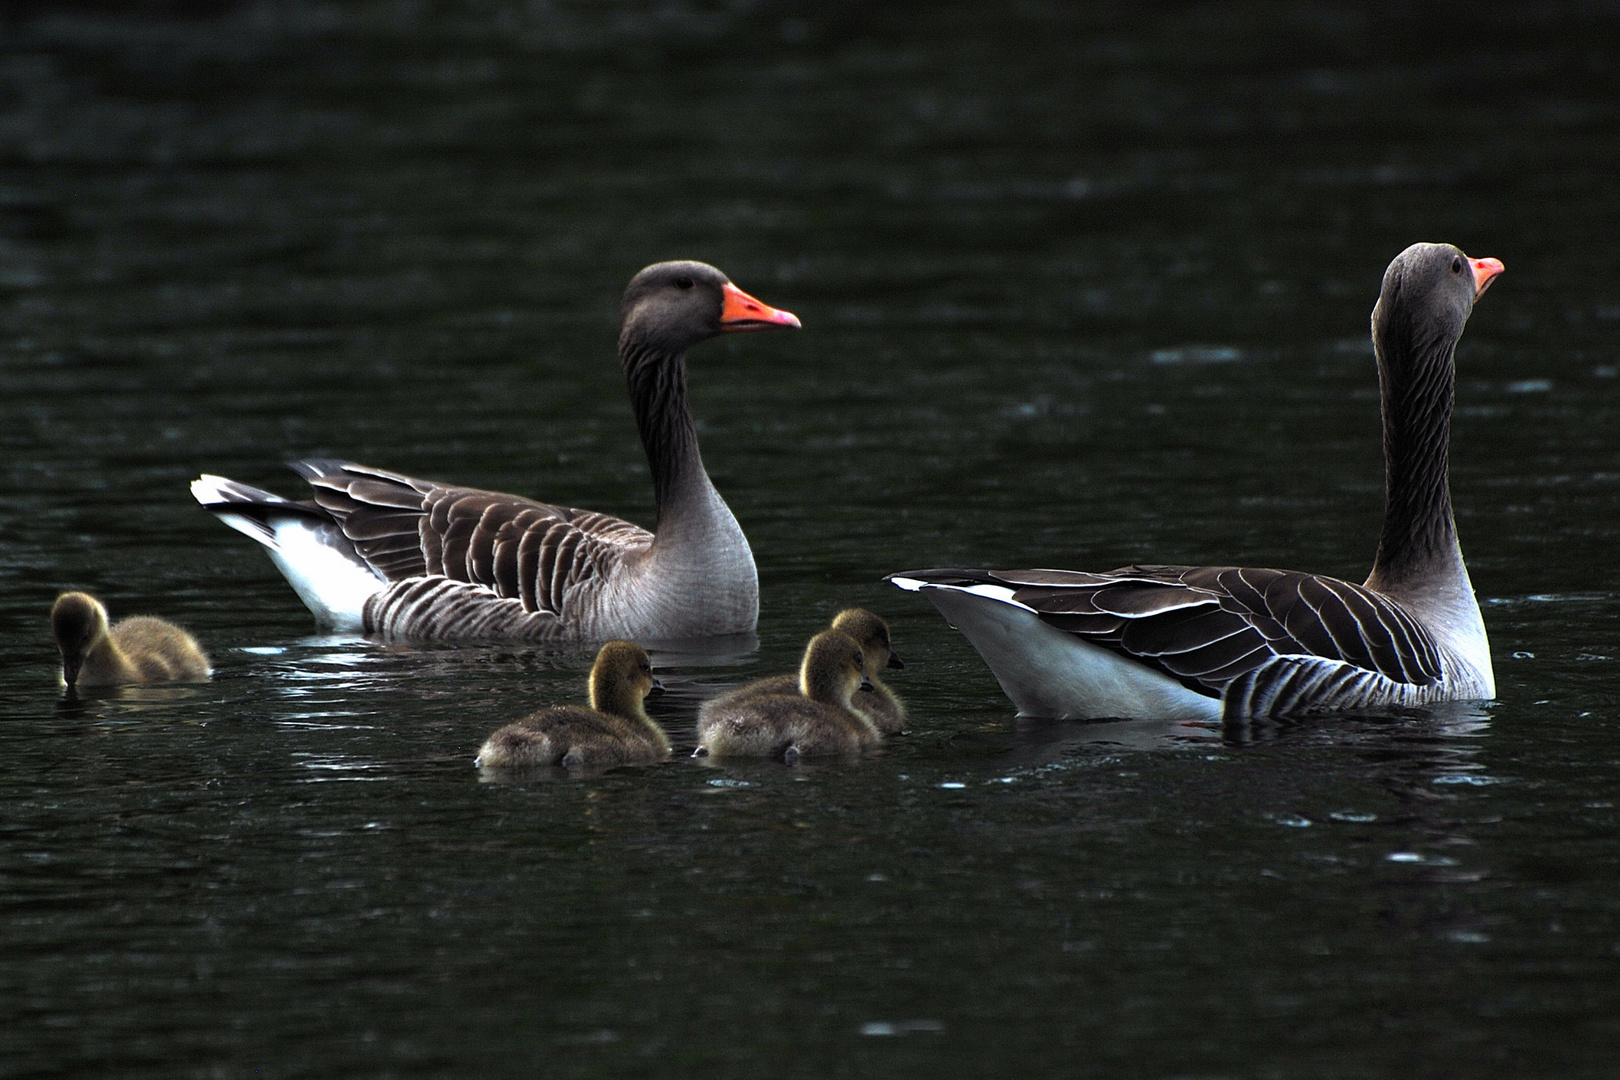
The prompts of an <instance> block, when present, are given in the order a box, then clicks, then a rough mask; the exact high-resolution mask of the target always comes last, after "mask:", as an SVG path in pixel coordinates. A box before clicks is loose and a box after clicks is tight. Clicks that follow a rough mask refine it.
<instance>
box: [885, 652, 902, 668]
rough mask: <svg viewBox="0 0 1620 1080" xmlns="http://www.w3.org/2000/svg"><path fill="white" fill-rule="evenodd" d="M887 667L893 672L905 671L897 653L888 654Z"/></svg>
mask: <svg viewBox="0 0 1620 1080" xmlns="http://www.w3.org/2000/svg"><path fill="white" fill-rule="evenodd" d="M888 666H889V667H892V668H894V670H896V671H904V670H906V662H905V661H904V660H902V659H900V654H899V653H895V652H891V653H890V654H889V665H888Z"/></svg>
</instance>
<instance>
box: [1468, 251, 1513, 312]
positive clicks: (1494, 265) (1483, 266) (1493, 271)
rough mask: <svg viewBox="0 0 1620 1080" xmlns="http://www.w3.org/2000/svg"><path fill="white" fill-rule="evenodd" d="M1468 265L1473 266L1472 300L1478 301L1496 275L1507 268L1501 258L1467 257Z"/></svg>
mask: <svg viewBox="0 0 1620 1080" xmlns="http://www.w3.org/2000/svg"><path fill="white" fill-rule="evenodd" d="M1468 265H1469V266H1471V267H1473V268H1474V302H1475V303H1478V302H1479V298H1480V297H1482V296H1484V295H1485V290H1486V289H1488V288H1490V287H1491V282H1492V280H1494V279H1495V277H1496V275H1497V274H1500V273H1501V272H1502V271H1503V270H1505V269H1507V268H1506V267H1505V266H1503V265H1502V260H1501V259H1469V260H1468Z"/></svg>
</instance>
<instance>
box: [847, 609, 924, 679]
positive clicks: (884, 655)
mask: <svg viewBox="0 0 1620 1080" xmlns="http://www.w3.org/2000/svg"><path fill="white" fill-rule="evenodd" d="M832 628H833V629H834V630H842V631H843V632H844V633H846V634H848V635H849V636H850V637H852V638H854V639H855V643H856V644H857V645H859V646H860V647H861V652H862V654H864V655H865V657H866V675H867V677H868V678H873V677H875V676H876V675H877V672H878V669H879V668H884V667H889V668H894V669H896V670H901V669H904V668H905V666H906V664H905V661H903V660H901V659H900V657H899V656H898V655H897V654H896V653H895V651H894V648H893V647H892V646H891V645H890V643H889V624H888V623H886V622H884V621H883V620H882V619H881V618H880V617H879V616H877V615H874V614H872V613H871V612H870V611H867V610H866V609H865V608H858V607H857V608H845V609H844V610H843V611H840V612H839V613H838V615H837V617H835V618H834V619H833V621H832Z"/></svg>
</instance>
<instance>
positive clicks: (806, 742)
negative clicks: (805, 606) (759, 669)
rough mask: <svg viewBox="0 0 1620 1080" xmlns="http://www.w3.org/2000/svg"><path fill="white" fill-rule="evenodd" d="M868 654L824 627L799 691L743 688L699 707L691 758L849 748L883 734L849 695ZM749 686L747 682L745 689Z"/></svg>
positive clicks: (788, 758) (792, 759)
mask: <svg viewBox="0 0 1620 1080" xmlns="http://www.w3.org/2000/svg"><path fill="white" fill-rule="evenodd" d="M865 669H866V658H865V657H864V656H863V655H861V647H860V646H859V645H858V644H856V642H855V639H854V638H852V637H850V636H849V635H848V634H845V633H843V632H841V631H838V630H823V631H822V632H821V633H819V634H817V635H816V636H815V637H813V638H811V639H810V644H809V645H808V646H806V648H805V650H804V662H803V663H802V664H800V665H799V685H798V687H797V692H791V693H785V694H744V695H742V696H741V697H735V698H731V699H730V700H722V699H716V700H714V701H709V702H705V703H704V706H703V708H701V709H699V710H698V722H697V736H698V748H697V751H696V753H695V754H694V756H695V757H707V756H709V755H710V754H713V755H714V756H715V757H779V758H781V759H782V760H783V761H785V762H787V763H788V764H789V765H793V764H796V763H797V762H798V760H799V759H800V758H801V757H815V756H821V755H830V754H853V753H856V752H857V751H859V750H860V749H861V748H862V747H865V746H870V745H872V744H873V743H876V742H878V741H879V740H880V739H881V738H882V737H883V736H882V734H881V733H880V732H879V731H878V729H877V728H876V727H874V726H873V724H872V721H871V720H869V719H867V717H866V716H865V715H864V714H863V713H860V712H857V711H856V710H855V708H854V706H853V704H852V703H851V701H850V698H851V696H852V695H853V694H855V693H856V692H857V691H858V690H860V689H861V688H863V687H865V686H867V685H868V683H867V680H866V675H865ZM745 689H746V688H745Z"/></svg>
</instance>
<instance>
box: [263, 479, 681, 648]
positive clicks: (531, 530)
mask: <svg viewBox="0 0 1620 1080" xmlns="http://www.w3.org/2000/svg"><path fill="white" fill-rule="evenodd" d="M294 468H295V469H296V470H297V471H298V472H299V473H300V474H301V475H302V476H303V477H304V478H305V479H306V480H308V481H309V484H310V486H311V487H312V488H313V489H314V491H315V501H316V502H317V503H318V504H319V505H320V507H321V508H322V509H323V510H325V511H326V512H327V513H329V514H331V515H332V518H333V519H334V520H335V521H336V522H337V523H338V525H339V527H340V528H341V529H342V530H343V533H344V535H345V536H347V537H348V538H349V539H350V540H351V541H352V542H353V544H354V546H355V549H356V550H357V551H358V552H359V553H360V556H361V557H362V558H363V559H365V561H366V562H367V563H368V564H369V565H370V566H371V567H373V568H374V569H375V570H376V571H377V572H378V573H379V574H381V575H382V576H383V577H384V578H385V579H387V580H388V581H389V582H390V587H389V589H387V590H386V591H385V593H384V594H383V595H382V596H381V597H379V601H380V604H381V606H383V607H386V608H388V609H389V610H391V611H396V612H397V613H399V616H403V615H404V613H406V612H408V611H410V610H416V609H425V608H427V607H430V606H432V605H435V604H445V603H452V602H453V603H454V606H457V607H462V606H465V605H466V604H470V603H473V602H487V601H489V600H511V601H515V605H514V606H513V607H512V608H511V610H516V611H521V612H524V613H528V614H534V613H547V614H551V615H561V614H563V612H564V607H565V604H566V602H567V598H568V595H569V594H570V592H572V591H573V590H574V589H576V588H577V587H579V586H580V585H581V584H583V583H585V582H586V581H589V580H591V579H593V578H597V577H599V576H602V575H604V574H605V573H606V572H607V570H608V569H609V568H610V567H611V566H613V565H614V564H616V563H617V562H619V561H620V560H622V559H623V558H624V557H625V556H626V555H628V554H631V553H633V552H637V551H642V550H645V549H646V548H648V547H649V546H650V545H651V544H652V539H653V536H652V533H650V532H648V531H647V530H645V529H642V528H640V527H639V526H636V525H632V524H630V523H629V522H627V521H623V520H620V519H619V518H615V517H610V516H608V515H606V514H599V513H595V512H594V511H589V510H573V509H569V508H567V507H561V506H552V505H549V504H547V503H541V502H535V501H534V500H531V499H523V498H518V497H516V496H513V495H503V494H498V493H496V492H490V491H480V490H478V489H476V488H464V487H452V486H449V485H445V484H439V483H435V482H433V481H430V480H418V479H415V478H413V477H409V476H403V475H401V474H399V473H393V472H389V471H387V470H385V469H375V468H371V467H369V466H365V465H356V464H353V463H351V462H345V461H327V460H311V461H301V462H298V463H297V464H296V465H294ZM414 579H428V581H429V582H431V583H432V587H431V588H429V587H427V586H422V587H420V588H417V589H415V590H413V591H411V592H410V595H409V597H408V598H407V595H406V593H405V592H402V591H401V590H399V589H397V588H395V587H394V585H395V583H399V582H403V581H406V580H413V584H414V583H415V581H414ZM457 582H459V583H465V584H468V585H474V586H479V587H480V588H479V590H478V591H477V592H476V593H475V592H471V591H468V590H455V589H450V588H448V586H449V585H450V584H452V583H457ZM452 598H454V599H453V600H452ZM501 610H502V611H507V609H506V608H502V609H501ZM488 617H491V618H497V620H499V619H504V618H506V617H507V616H505V615H500V616H497V615H496V614H495V613H494V612H493V611H492V612H491V614H490V615H489V616H488ZM379 629H381V627H379ZM395 629H396V630H399V631H400V632H402V633H403V632H404V630H403V626H398V627H395ZM457 636H467V634H466V632H465V628H463V631H462V632H458V635H457Z"/></svg>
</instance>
